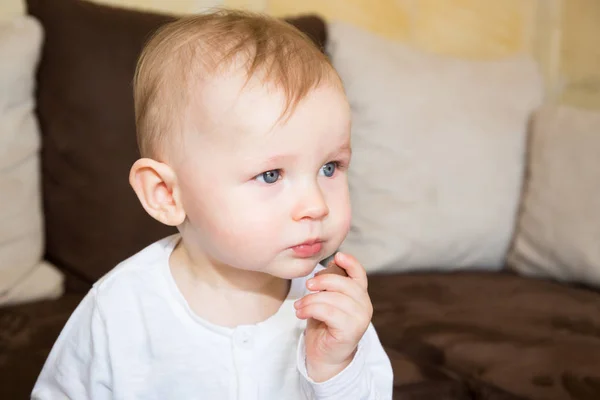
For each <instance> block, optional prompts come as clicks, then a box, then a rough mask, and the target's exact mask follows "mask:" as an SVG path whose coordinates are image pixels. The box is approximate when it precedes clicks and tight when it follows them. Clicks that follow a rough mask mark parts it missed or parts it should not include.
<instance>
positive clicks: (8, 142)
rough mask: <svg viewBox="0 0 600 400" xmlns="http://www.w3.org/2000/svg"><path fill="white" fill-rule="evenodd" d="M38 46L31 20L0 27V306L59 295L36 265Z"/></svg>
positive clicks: (39, 237) (40, 232) (39, 238)
mask: <svg viewBox="0 0 600 400" xmlns="http://www.w3.org/2000/svg"><path fill="white" fill-rule="evenodd" d="M42 40H43V30H42V28H41V26H40V24H39V23H38V22H37V21H36V20H35V19H34V18H31V17H26V16H19V17H15V18H14V19H11V20H9V21H4V22H1V23H0V60H2V61H1V62H0V306H3V305H8V304H15V303H20V302H26V301H33V300H40V299H48V298H55V297H58V296H60V295H61V294H62V292H63V277H62V275H61V274H60V273H59V272H58V270H56V269H55V268H54V267H53V266H52V265H50V264H48V263H46V262H43V261H42V255H43V246H44V228H43V213H42V199H41V187H40V171H39V167H40V160H39V148H40V132H39V128H38V122H37V118H36V115H35V113H34V109H35V97H34V91H35V87H36V85H35V72H36V68H37V65H38V62H39V57H40V47H41V45H42Z"/></svg>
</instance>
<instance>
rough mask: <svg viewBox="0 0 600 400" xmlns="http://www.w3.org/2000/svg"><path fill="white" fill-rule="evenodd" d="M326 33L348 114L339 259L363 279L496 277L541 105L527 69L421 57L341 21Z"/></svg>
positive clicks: (531, 68)
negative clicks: (347, 210)
mask: <svg viewBox="0 0 600 400" xmlns="http://www.w3.org/2000/svg"><path fill="white" fill-rule="evenodd" d="M329 33H330V36H329V37H330V39H329V48H328V51H329V53H330V54H331V58H332V61H333V64H334V66H335V67H336V68H337V69H338V71H339V73H340V75H341V78H342V80H343V82H344V85H345V87H346V91H347V94H348V98H349V100H350V103H351V107H352V112H353V127H352V141H353V159H352V165H351V167H350V171H349V184H350V191H351V201H352V227H351V231H350V233H349V235H348V237H347V239H346V241H345V242H344V243H343V244H342V247H341V250H342V251H347V252H349V253H352V254H354V255H355V256H356V257H357V258H358V259H359V260H360V261H362V262H363V263H364V264H365V268H366V269H367V270H369V271H389V272H393V271H403V270H415V269H420V270H422V269H430V268H432V269H438V270H450V269H457V268H486V269H499V268H501V267H502V266H503V264H504V261H505V257H506V252H507V250H508V247H509V244H510V239H511V238H512V233H513V228H514V223H515V218H516V213H517V208H518V203H519V198H520V190H521V186H522V175H523V169H524V153H525V142H526V129H527V124H528V120H529V118H530V116H531V113H532V111H533V110H534V109H535V108H536V107H537V106H538V105H539V104H540V102H541V98H542V81H541V78H540V75H539V73H538V71H537V68H536V65H535V63H534V62H533V61H532V60H531V59H528V58H525V57H515V58H511V59H506V60H501V61H489V62H483V61H480V62H477V61H467V60H458V59H453V58H449V57H443V56H438V55H434V54H426V53H422V52H419V51H417V50H415V49H412V48H409V47H407V46H405V45H402V44H400V43H396V42H393V41H389V40H386V39H383V38H380V37H378V36H376V35H374V34H371V33H368V32H365V31H362V30H360V29H358V28H355V27H353V26H350V25H346V24H343V23H340V22H333V23H331V24H330V29H329Z"/></svg>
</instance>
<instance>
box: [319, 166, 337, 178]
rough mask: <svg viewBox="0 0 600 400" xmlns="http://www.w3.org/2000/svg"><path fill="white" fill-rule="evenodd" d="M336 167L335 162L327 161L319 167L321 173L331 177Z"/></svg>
mask: <svg viewBox="0 0 600 400" xmlns="http://www.w3.org/2000/svg"><path fill="white" fill-rule="evenodd" d="M336 167H337V165H336V163H335V162H328V163H327V164H325V165H323V166H322V167H321V171H323V174H324V175H325V176H326V177H328V178H331V177H332V176H333V174H334V173H335V168H336Z"/></svg>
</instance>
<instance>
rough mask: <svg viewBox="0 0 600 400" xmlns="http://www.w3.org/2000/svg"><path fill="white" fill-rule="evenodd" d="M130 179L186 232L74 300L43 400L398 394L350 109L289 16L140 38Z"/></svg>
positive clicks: (150, 207)
mask: <svg viewBox="0 0 600 400" xmlns="http://www.w3.org/2000/svg"><path fill="white" fill-rule="evenodd" d="M134 97H135V111H136V123H137V134H138V143H139V148H140V152H141V155H142V158H141V159H139V160H137V161H136V162H135V164H134V165H133V166H132V168H131V172H130V176H129V179H130V183H131V186H132V187H133V190H134V191H135V193H136V194H137V196H138V198H139V201H140V203H141V205H142V207H144V209H145V210H146V211H147V212H148V214H150V216H152V217H153V218H155V219H157V220H158V221H160V222H162V223H163V224H167V225H170V226H175V227H177V229H178V231H179V232H178V234H176V235H174V236H171V237H167V238H165V239H163V240H160V241H158V242H156V243H154V244H152V245H150V246H149V247H147V248H145V249H144V250H142V251H140V252H139V253H138V254H136V255H134V256H133V257H131V258H129V259H127V260H125V261H123V262H122V263H120V264H119V265H118V266H117V267H116V268H114V269H113V270H112V271H111V272H109V273H108V274H107V275H106V276H104V277H103V278H102V279H100V280H99V281H98V282H97V283H96V284H95V285H94V286H93V288H92V289H91V290H90V292H89V293H88V294H87V295H86V297H85V298H84V299H83V300H82V302H81V304H79V306H78V307H77V309H76V310H75V311H74V313H73V315H72V316H71V318H70V319H69V321H68V322H67V324H66V325H65V327H64V329H63V331H62V332H61V334H60V336H59V338H58V339H57V341H56V343H55V345H54V347H53V349H52V351H51V353H50V355H49V357H48V359H47V361H46V363H45V365H44V368H43V370H42V372H41V374H40V376H39V378H38V381H37V383H36V385H35V387H34V389H33V393H32V398H34V399H64V398H69V399H92V400H95V399H113V398H114V399H157V400H159V399H160V400H165V399H177V400H184V399H209V400H219V399H240V400H243V399H277V400H281V399H284V400H294V399H343V400H347V399H348V400H353V399H391V397H392V378H393V377H392V369H391V364H390V361H389V359H388V357H387V356H386V354H385V352H384V350H383V348H382V346H381V344H380V342H379V339H378V336H377V333H376V332H375V330H374V328H373V325H372V324H371V322H370V321H371V315H372V305H371V302H370V299H369V295H368V293H367V277H366V273H365V270H364V268H363V267H362V266H361V265H360V264H359V263H358V261H357V260H356V259H354V258H353V257H351V256H350V255H347V254H342V253H337V254H335V257H334V260H335V263H336V264H337V265H338V266H339V267H340V268H341V269H343V270H344V272H345V274H339V273H333V274H328V273H325V274H323V273H319V272H321V271H322V270H323V266H322V265H321V264H319V262H320V261H321V260H324V259H326V258H327V257H328V256H330V255H331V254H334V253H335V251H336V249H337V248H338V246H339V245H340V244H341V243H342V241H343V240H344V238H345V236H346V234H347V232H348V229H349V226H350V204H349V203H350V202H349V195H348V182H347V170H348V166H349V163H350V156H351V146H350V108H349V105H348V101H347V99H346V97H345V94H344V90H343V87H342V83H341V81H340V78H339V77H338V75H337V74H336V72H335V70H334V68H333V67H332V66H331V64H330V63H329V62H328V60H327V58H326V57H325V56H324V55H323V54H322V53H321V52H320V51H319V50H318V49H317V48H316V46H314V44H313V43H312V42H311V41H310V40H309V39H308V38H307V37H306V36H305V35H303V34H302V33H300V32H299V31H298V30H297V29H295V28H294V27H292V26H291V25H289V24H286V23H284V22H282V21H279V20H276V19H274V18H270V17H267V16H262V15H255V14H251V13H244V12H238V11H224V10H221V11H217V12H212V13H209V14H203V15H197V16H191V17H186V18H183V19H180V20H177V21H176V22H173V23H171V24H169V25H167V26H165V27H163V28H162V29H161V30H159V31H158V32H157V33H156V34H155V35H154V36H153V38H151V40H150V41H149V43H148V44H147V46H146V47H145V48H144V50H143V53H142V55H141V57H140V60H139V63H138V67H137V71H136V75H135V82H134Z"/></svg>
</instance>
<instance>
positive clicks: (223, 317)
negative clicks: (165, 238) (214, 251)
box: [170, 243, 290, 327]
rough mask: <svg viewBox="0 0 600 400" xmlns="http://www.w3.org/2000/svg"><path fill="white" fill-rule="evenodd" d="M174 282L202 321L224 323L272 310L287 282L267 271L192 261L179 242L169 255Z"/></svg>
mask: <svg viewBox="0 0 600 400" xmlns="http://www.w3.org/2000/svg"><path fill="white" fill-rule="evenodd" d="M170 269H171V273H172V275H173V278H174V279H175V282H176V284H177V286H178V288H179V290H180V291H181V293H182V294H183V296H184V298H185V299H186V301H187V302H188V304H189V306H190V308H191V309H192V310H193V311H194V312H195V313H196V314H197V315H198V316H199V317H200V318H203V319H205V320H206V321H208V322H210V323H213V324H216V325H220V326H226V327H236V326H238V325H249V324H256V323H258V322H261V321H264V320H266V319H267V318H269V317H270V316H272V315H273V314H275V313H276V312H277V311H278V310H279V308H280V307H281V304H282V303H283V301H284V300H285V298H286V297H287V295H288V292H289V289H290V282H289V281H288V280H285V279H281V278H277V277H274V276H272V275H269V274H265V273H261V272H255V271H244V270H240V269H236V268H231V267H226V266H215V265H213V264H211V263H209V262H205V261H204V260H203V262H202V265H198V263H197V262H193V260H192V259H191V257H190V255H189V254H188V252H187V251H186V249H185V248H184V246H182V245H181V243H180V244H179V245H178V246H177V247H176V248H175V250H174V251H173V254H172V255H171V259H170Z"/></svg>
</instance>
